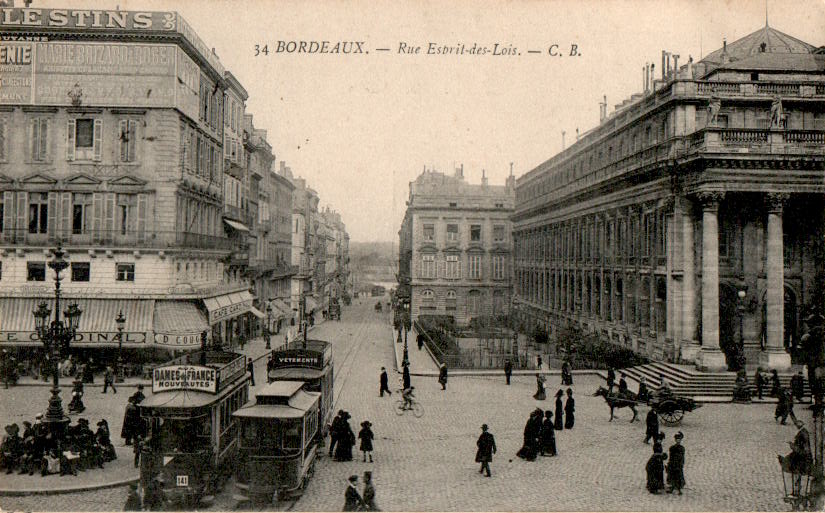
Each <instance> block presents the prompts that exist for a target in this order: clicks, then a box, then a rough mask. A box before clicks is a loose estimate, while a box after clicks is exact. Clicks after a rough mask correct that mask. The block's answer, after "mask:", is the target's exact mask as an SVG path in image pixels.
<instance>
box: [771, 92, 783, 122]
mask: <svg viewBox="0 0 825 513" xmlns="http://www.w3.org/2000/svg"><path fill="white" fill-rule="evenodd" d="M771 128H782V99H781V98H780V97H778V96H774V97H773V102H772V103H771Z"/></svg>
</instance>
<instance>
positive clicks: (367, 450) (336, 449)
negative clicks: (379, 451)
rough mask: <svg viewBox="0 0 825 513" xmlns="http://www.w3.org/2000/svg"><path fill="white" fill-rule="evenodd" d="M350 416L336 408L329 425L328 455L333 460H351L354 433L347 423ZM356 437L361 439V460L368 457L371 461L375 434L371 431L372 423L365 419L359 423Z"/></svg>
mask: <svg viewBox="0 0 825 513" xmlns="http://www.w3.org/2000/svg"><path fill="white" fill-rule="evenodd" d="M350 418H352V417H351V416H350V414H349V412H346V411H344V410H338V415H336V416H335V418H334V419H333V420H332V424H331V425H330V427H329V437H330V444H329V456H330V458H333V459H335V461H352V448H353V446H355V441H356V437H355V433H354V432H353V430H352V427H350V425H349V419H350ZM358 439H360V440H361V444H360V446H359V449H360V450H361V452H362V453H363V461H364V462H366V461H367V458H369V461H370V463H372V448H373V445H372V444H373V441H374V440H375V435H374V434H373V432H372V423H371V422H370V421H368V420H365V421H364V422H362V423H361V430H360V431H359V432H358Z"/></svg>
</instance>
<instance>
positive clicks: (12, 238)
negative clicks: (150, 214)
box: [0, 228, 233, 250]
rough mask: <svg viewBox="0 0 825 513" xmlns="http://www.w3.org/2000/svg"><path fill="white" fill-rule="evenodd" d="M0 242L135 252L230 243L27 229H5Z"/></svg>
mask: <svg viewBox="0 0 825 513" xmlns="http://www.w3.org/2000/svg"><path fill="white" fill-rule="evenodd" d="M0 242H2V243H4V244H18V245H23V246H36V247H46V246H54V245H55V244H57V243H58V242H62V243H63V244H64V245H66V246H75V247H77V246H80V247H88V248H90V249H93V248H109V247H131V248H134V249H173V248H196V249H219V250H228V249H232V247H233V243H232V241H231V240H230V239H228V238H226V237H218V236H214V235H204V234H200V233H189V232H171V231H151V232H150V231H138V230H125V231H122V230H92V231H89V232H87V233H81V234H76V233H71V232H63V231H59V232H56V233H53V234H45V233H29V230H28V229H10V228H5V229H4V230H3V231H2V232H0Z"/></svg>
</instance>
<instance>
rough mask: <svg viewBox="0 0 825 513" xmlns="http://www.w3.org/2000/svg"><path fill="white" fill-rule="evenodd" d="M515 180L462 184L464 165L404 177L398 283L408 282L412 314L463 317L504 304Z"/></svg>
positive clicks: (462, 320)
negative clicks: (407, 179)
mask: <svg viewBox="0 0 825 513" xmlns="http://www.w3.org/2000/svg"><path fill="white" fill-rule="evenodd" d="M514 185H515V178H514V177H512V176H511V177H510V178H508V179H507V184H506V185H504V186H495V185H489V184H488V183H487V179H486V177H483V178H482V183H481V184H480V185H474V184H469V183H467V182H466V181H465V180H464V169H463V166H462V167H461V168H459V169H456V172H455V175H454V176H447V175H445V174H443V173H439V172H437V171H428V170H426V168H425V170H424V172H423V173H422V174H421V175H419V176H418V178H416V180H415V181H414V182H411V183H410V196H409V200H408V201H407V211H406V213H405V216H404V221H403V222H402V226H401V231H400V232H399V237H400V248H399V259H400V263H399V271H400V273H399V283H401V284H402V285H403V284H404V283H405V282H409V287H410V288H409V290H410V301H411V316H412V319H413V320H415V319H416V318H418V316H419V315H447V316H452V317H453V318H454V319H455V321H456V322H457V323H458V324H460V325H462V324H467V323H469V322H470V320H471V319H473V318H476V317H481V316H495V315H501V314H506V313H507V312H508V311H509V308H510V269H511V255H512V243H511V237H510V232H511V224H510V216H511V215H512V213H513V202H514V192H515V187H514ZM407 257H408V258H407ZM406 270H408V271H409V273H410V276H405V275H404V272H405V271H406Z"/></svg>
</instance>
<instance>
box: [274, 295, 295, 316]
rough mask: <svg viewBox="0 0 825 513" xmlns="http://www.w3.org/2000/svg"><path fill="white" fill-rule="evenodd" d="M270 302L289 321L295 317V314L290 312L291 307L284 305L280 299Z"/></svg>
mask: <svg viewBox="0 0 825 513" xmlns="http://www.w3.org/2000/svg"><path fill="white" fill-rule="evenodd" d="M272 302H273V303H275V305H276V306H277V307H278V308H279V309H281V311H282V312H284V315H285V316H286V317H287V318H288V319H291V318H292V317H293V316H294V315H295V312H293V311H292V307H291V306H289V305H288V304H286V303H285V302H284V301H283V300H281V299H274V300H272Z"/></svg>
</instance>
